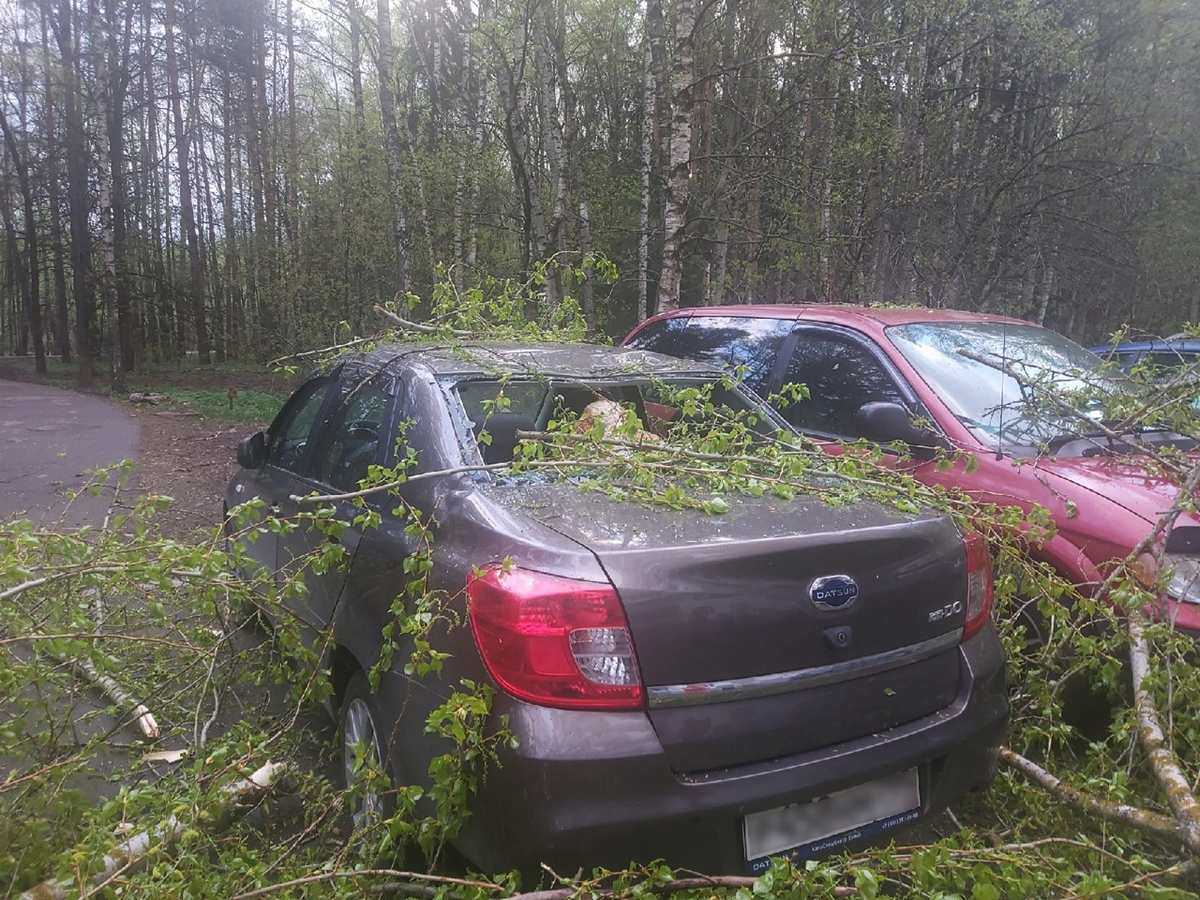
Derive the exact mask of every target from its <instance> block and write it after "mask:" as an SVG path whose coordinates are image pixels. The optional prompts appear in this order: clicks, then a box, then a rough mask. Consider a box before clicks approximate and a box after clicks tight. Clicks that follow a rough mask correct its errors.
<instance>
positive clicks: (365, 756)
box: [338, 671, 394, 831]
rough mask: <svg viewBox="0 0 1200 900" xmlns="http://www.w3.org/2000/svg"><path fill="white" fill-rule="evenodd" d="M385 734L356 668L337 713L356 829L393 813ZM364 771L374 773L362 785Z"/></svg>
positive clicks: (363, 827)
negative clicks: (367, 781)
mask: <svg viewBox="0 0 1200 900" xmlns="http://www.w3.org/2000/svg"><path fill="white" fill-rule="evenodd" d="M384 734H385V732H384V731H383V730H382V729H381V720H380V717H379V710H378V707H377V706H376V705H375V697H374V695H373V694H372V693H371V686H370V684H369V683H368V682H367V676H366V675H364V674H363V673H362V671H357V672H355V673H354V675H353V676H351V678H350V681H349V683H348V684H347V685H346V692H345V694H343V696H342V708H341V711H340V713H339V715H338V744H339V747H340V753H341V762H342V778H343V779H344V781H345V785H346V789H347V790H348V791H350V802H351V808H350V816H351V818H352V819H353V821H354V828H355V830H356V831H358V830H366V829H369V828H373V827H375V826H377V825H379V824H380V823H381V822H384V821H386V820H387V819H389V818H391V816H392V813H393V807H394V797H393V796H392V794H391V787H392V784H391V778H390V777H389V776H388V774H387V762H386V760H387V755H386V745H385V740H384ZM367 772H373V773H374V775H373V777H372V778H371V780H370V782H369V783H367V784H363V781H364V778H365V776H366V774H367Z"/></svg>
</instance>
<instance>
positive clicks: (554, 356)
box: [338, 339, 718, 381]
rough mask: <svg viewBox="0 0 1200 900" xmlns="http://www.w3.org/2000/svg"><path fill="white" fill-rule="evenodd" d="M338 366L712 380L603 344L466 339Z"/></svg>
mask: <svg viewBox="0 0 1200 900" xmlns="http://www.w3.org/2000/svg"><path fill="white" fill-rule="evenodd" d="M338 362H340V363H345V364H348V365H352V366H361V367H363V368H367V369H370V370H373V371H383V370H389V371H393V372H394V371H398V370H399V369H403V368H423V369H426V370H428V371H429V372H431V373H433V374H434V375H435V376H452V375H459V376H462V375H466V376H475V375H478V376H490V377H496V376H502V375H529V374H536V375H538V376H539V377H546V376H549V377H562V378H571V379H578V380H583V381H586V380H589V379H598V378H615V377H619V376H621V375H631V374H645V375H667V374H679V373H696V374H704V375H713V374H715V373H716V372H717V371H718V370H716V369H714V368H713V367H712V366H710V365H706V364H704V363H698V362H693V361H690V360H682V359H676V358H675V357H672V356H665V355H663V354H661V353H653V352H650V351H648V350H630V349H628V348H625V347H612V346H607V345H603V344H583V343H557V342H518V341H472V340H469V339H463V340H461V341H457V342H454V343H447V342H441V343H433V342H411V343H410V342H397V343H390V344H382V345H380V346H378V347H376V348H374V349H372V350H371V351H369V352H365V353H352V354H349V355H348V356H344V357H342V358H341V359H339V360H338Z"/></svg>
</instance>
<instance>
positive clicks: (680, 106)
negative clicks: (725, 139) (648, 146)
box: [655, 0, 696, 313]
mask: <svg viewBox="0 0 1200 900" xmlns="http://www.w3.org/2000/svg"><path fill="white" fill-rule="evenodd" d="M675 14H676V19H675V58H674V63H673V65H672V84H671V88H672V90H671V139H670V145H669V154H668V165H667V186H666V198H665V200H664V202H663V250H662V267H661V270H660V272H659V279H658V298H657V303H656V304H655V308H656V310H657V312H660V313H662V312H668V311H670V310H673V309H678V308H679V295H680V291H681V288H682V286H683V237H684V229H685V228H686V227H687V205H688V196H689V193H690V183H689V182H690V178H691V150H692V113H693V96H692V88H693V81H694V73H693V68H694V66H693V63H694V58H693V52H694V46H693V41H694V38H695V28H696V6H695V2H694V0H680V3H679V6H678V8H677V9H676V13H675Z"/></svg>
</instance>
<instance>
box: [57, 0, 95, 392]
mask: <svg viewBox="0 0 1200 900" xmlns="http://www.w3.org/2000/svg"><path fill="white" fill-rule="evenodd" d="M55 37H56V39H57V41H58V49H59V53H60V55H61V57H62V75H63V95H64V97H63V99H64V103H63V107H64V108H63V113H64V120H65V122H64V124H65V125H66V151H67V153H66V156H67V208H68V212H69V217H70V226H71V228H70V231H71V278H72V292H73V294H74V299H75V349H76V351H77V352H78V358H79V378H80V380H81V381H82V382H84V383H88V382H90V381H91V379H92V377H93V376H94V375H95V371H94V368H95V353H96V347H95V337H94V335H93V329H94V325H95V318H96V301H95V298H94V297H93V296H92V293H91V284H90V282H89V279H88V263H89V261H90V256H91V233H90V232H89V230H88V213H89V211H90V204H89V202H88V199H89V198H88V173H87V170H88V161H87V135H86V134H85V132H84V127H83V110H82V108H81V103H82V101H81V98H80V96H79V78H80V74H79V44H78V34H77V29H76V28H75V26H74V22H73V9H72V6H71V2H70V0H62V2H61V3H60V4H59V16H58V21H57V23H55Z"/></svg>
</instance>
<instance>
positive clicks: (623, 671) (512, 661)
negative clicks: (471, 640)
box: [467, 567, 644, 710]
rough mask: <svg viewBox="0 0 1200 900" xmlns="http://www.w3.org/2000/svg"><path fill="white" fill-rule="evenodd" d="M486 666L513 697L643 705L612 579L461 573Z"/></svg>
mask: <svg viewBox="0 0 1200 900" xmlns="http://www.w3.org/2000/svg"><path fill="white" fill-rule="evenodd" d="M467 596H468V598H469V599H470V618H471V628H472V629H473V630H474V632H475V643H476V645H477V646H478V647H479V655H480V656H481V657H483V663H484V665H486V666H487V669H488V672H490V673H491V675H492V677H493V678H494V679H495V680H496V682H497V684H499V685H500V686H501V687H502V688H504V690H506V691H508V692H509V693H510V694H512V695H513V696H514V697H519V698H520V699H522V700H528V701H529V702H530V703H537V704H539V705H541V706H555V707H559V708H561V709H610V710H612V709H641V708H642V706H643V704H644V694H643V692H642V682H641V678H640V677H639V675H638V670H637V659H636V657H635V656H634V653H633V643H632V641H631V640H630V637H629V625H628V623H627V622H626V621H625V610H624V608H623V607H622V606H621V600H620V598H619V597H618V596H617V592H616V590H615V589H614V588H613V586H612V585H611V584H607V583H602V582H595V581H578V580H575V579H573V578H561V577H559V576H557V575H546V574H543V573H541V572H531V571H529V570H528V569H512V570H510V571H508V572H503V571H501V570H500V569H499V568H495V567H493V568H489V569H487V570H486V571H484V572H483V573H482V574H480V575H479V576H476V575H474V574H472V575H471V576H470V577H469V578H468V579H467Z"/></svg>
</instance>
